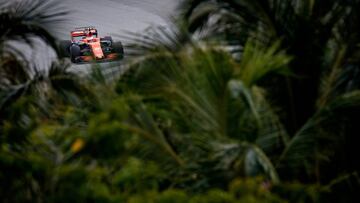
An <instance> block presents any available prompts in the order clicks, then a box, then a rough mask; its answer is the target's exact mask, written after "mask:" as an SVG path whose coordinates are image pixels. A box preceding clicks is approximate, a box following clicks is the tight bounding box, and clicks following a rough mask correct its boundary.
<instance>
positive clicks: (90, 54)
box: [59, 26, 124, 63]
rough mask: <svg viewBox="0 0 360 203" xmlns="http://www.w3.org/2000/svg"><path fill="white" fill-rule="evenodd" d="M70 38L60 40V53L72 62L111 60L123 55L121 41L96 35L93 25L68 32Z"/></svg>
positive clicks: (120, 57)
mask: <svg viewBox="0 0 360 203" xmlns="http://www.w3.org/2000/svg"><path fill="white" fill-rule="evenodd" d="M70 34H71V40H63V41H61V42H60V50H59V51H60V55H61V56H62V57H70V59H71V61H72V62H73V63H84V62H91V61H95V62H97V61H113V60H119V59H122V58H123V57H124V48H123V46H122V44H121V42H114V41H113V40H112V38H111V37H110V36H105V37H98V31H97V29H95V27H91V26H89V27H79V28H75V30H73V31H71V32H70Z"/></svg>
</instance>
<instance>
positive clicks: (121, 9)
mask: <svg viewBox="0 0 360 203" xmlns="http://www.w3.org/2000/svg"><path fill="white" fill-rule="evenodd" d="M178 2H179V0H63V1H62V2H61V5H62V6H64V7H65V8H66V9H67V10H69V11H70V13H69V15H68V16H64V18H65V21H64V22H63V23H62V24H61V26H58V27H57V28H56V30H55V35H56V37H58V38H60V39H70V30H72V29H74V28H75V27H82V26H95V27H96V28H97V29H98V32H99V35H100V36H105V35H110V36H112V37H113V39H114V40H120V41H121V42H122V43H123V44H126V40H125V39H121V37H120V35H122V34H124V33H125V32H134V33H137V32H142V31H143V30H144V29H146V28H147V27H149V26H151V25H152V26H167V25H168V23H169V17H170V16H171V15H173V14H174V11H175V7H176V6H177V4H178ZM33 51H34V52H36V53H41V57H43V56H45V57H49V58H51V55H53V52H52V50H50V49H49V48H47V47H43V46H40V47H38V48H37V49H36V50H33ZM124 51H125V53H126V49H125V50H124ZM124 60H126V57H125V59H124ZM38 61H41V60H38ZM41 63H46V62H41ZM120 64H121V62H120ZM41 65H44V64H40V66H41ZM99 65H100V66H101V68H102V69H104V70H105V69H109V68H110V69H111V67H112V66H116V67H117V68H118V69H119V66H121V65H119V62H114V63H112V62H111V63H100V64H99ZM45 66H46V65H45ZM90 67H91V65H89V64H85V65H84V64H82V65H76V64H74V65H73V66H72V68H73V69H74V71H76V72H84V73H87V72H88V71H89V68H90Z"/></svg>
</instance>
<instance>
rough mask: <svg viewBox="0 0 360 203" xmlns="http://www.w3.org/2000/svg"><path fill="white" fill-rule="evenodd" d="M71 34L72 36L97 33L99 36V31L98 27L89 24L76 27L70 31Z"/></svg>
mask: <svg viewBox="0 0 360 203" xmlns="http://www.w3.org/2000/svg"><path fill="white" fill-rule="evenodd" d="M70 34H71V38H74V37H82V36H87V35H89V34H91V35H95V36H96V37H97V35H98V32H97V29H95V27H92V26H89V27H78V28H75V29H74V30H73V31H71V32H70Z"/></svg>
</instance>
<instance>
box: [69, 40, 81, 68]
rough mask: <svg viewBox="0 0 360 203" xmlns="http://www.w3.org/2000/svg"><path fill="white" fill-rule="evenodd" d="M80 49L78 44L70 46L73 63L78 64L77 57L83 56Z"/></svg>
mask: <svg viewBox="0 0 360 203" xmlns="http://www.w3.org/2000/svg"><path fill="white" fill-rule="evenodd" d="M80 50H81V49H80V47H79V45H77V44H73V45H71V46H70V56H71V61H72V62H74V63H75V62H76V57H78V56H80V55H81V52H80Z"/></svg>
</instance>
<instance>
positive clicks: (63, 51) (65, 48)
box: [58, 40, 72, 58]
mask: <svg viewBox="0 0 360 203" xmlns="http://www.w3.org/2000/svg"><path fill="white" fill-rule="evenodd" d="M71 44H72V42H71V41H70V40H61V41H60V43H59V49H58V54H59V57H60V58H65V57H70V46H71Z"/></svg>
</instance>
